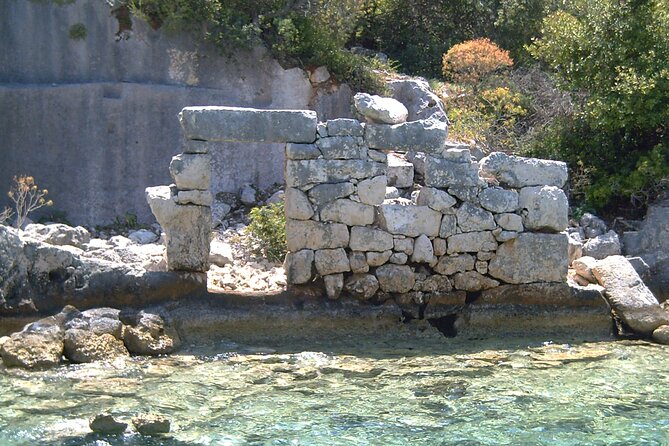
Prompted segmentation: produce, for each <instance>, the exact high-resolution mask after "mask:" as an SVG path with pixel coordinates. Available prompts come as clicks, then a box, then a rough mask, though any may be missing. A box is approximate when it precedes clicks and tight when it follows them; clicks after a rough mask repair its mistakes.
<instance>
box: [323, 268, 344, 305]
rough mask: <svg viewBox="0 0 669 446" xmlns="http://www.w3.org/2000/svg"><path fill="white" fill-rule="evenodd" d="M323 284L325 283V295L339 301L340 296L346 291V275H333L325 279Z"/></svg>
mask: <svg viewBox="0 0 669 446" xmlns="http://www.w3.org/2000/svg"><path fill="white" fill-rule="evenodd" d="M323 282H324V283H325V294H326V295H327V296H328V298H330V299H333V300H334V299H339V296H340V295H341V292H342V290H343V289H344V275H343V274H331V275H329V276H325V277H323Z"/></svg>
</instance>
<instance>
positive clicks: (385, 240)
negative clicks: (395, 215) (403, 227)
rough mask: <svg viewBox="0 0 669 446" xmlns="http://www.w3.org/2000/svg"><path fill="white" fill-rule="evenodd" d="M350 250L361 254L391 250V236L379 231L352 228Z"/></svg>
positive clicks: (360, 227)
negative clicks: (361, 252)
mask: <svg viewBox="0 0 669 446" xmlns="http://www.w3.org/2000/svg"><path fill="white" fill-rule="evenodd" d="M350 248H351V249H352V250H353V251H363V252H364V251H377V252H382V251H386V250H389V249H393V236H392V235H390V234H388V233H387V232H385V231H382V230H380V229H374V228H366V227H363V226H354V227H352V228H351V242H350Z"/></svg>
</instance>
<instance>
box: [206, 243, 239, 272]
mask: <svg viewBox="0 0 669 446" xmlns="http://www.w3.org/2000/svg"><path fill="white" fill-rule="evenodd" d="M233 260H234V255H233V253H232V247H231V246H230V244H228V243H225V242H222V241H220V240H217V239H214V240H212V241H211V244H210V246H209V263H211V264H212V265H216V266H225V265H229V264H231V263H232V262H233Z"/></svg>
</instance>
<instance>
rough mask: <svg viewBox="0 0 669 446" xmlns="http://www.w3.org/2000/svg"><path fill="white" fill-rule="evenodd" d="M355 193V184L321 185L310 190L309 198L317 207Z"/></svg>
mask: <svg viewBox="0 0 669 446" xmlns="http://www.w3.org/2000/svg"><path fill="white" fill-rule="evenodd" d="M354 191H355V186H354V185H353V183H350V182H346V183H334V184H320V185H318V186H315V187H313V188H311V189H309V198H310V199H311V201H313V202H314V204H316V205H317V206H322V205H324V204H326V203H329V202H331V201H334V200H336V199H337V198H346V197H348V196H349V195H351V194H352V193H353V192H354Z"/></svg>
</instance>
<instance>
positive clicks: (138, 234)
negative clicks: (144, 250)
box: [128, 229, 158, 245]
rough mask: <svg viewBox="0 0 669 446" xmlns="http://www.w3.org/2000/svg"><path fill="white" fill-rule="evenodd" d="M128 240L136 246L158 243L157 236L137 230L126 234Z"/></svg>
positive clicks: (150, 232)
mask: <svg viewBox="0 0 669 446" xmlns="http://www.w3.org/2000/svg"><path fill="white" fill-rule="evenodd" d="M128 238H129V239H130V240H132V241H133V242H135V243H137V244H138V245H146V244H147V243H154V242H157V241H158V236H157V235H156V234H155V233H154V232H153V231H149V230H148V229H139V230H137V231H132V232H130V233H129V234H128Z"/></svg>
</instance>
